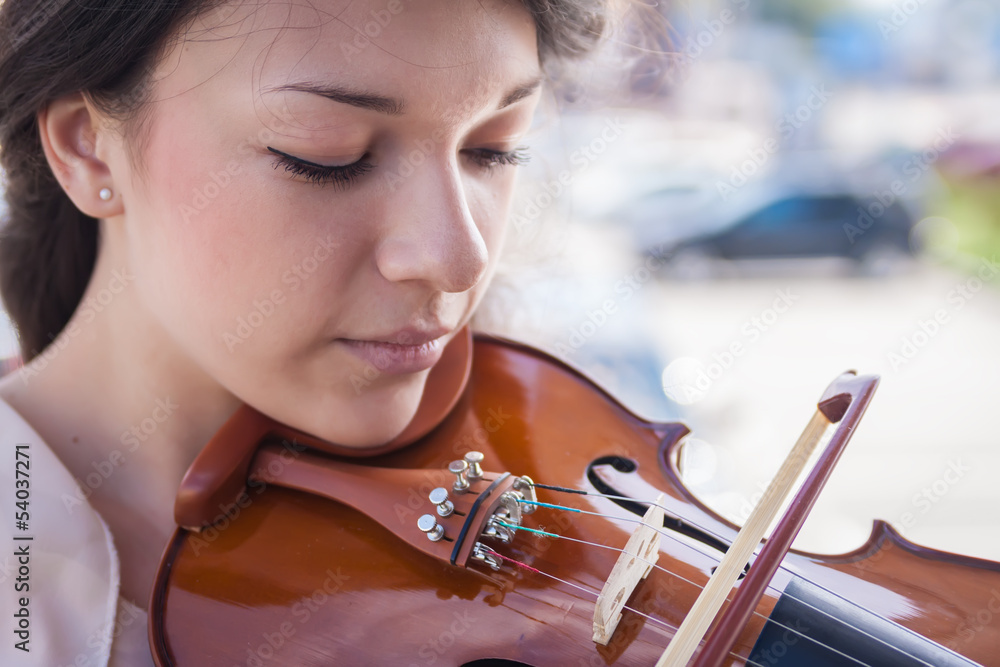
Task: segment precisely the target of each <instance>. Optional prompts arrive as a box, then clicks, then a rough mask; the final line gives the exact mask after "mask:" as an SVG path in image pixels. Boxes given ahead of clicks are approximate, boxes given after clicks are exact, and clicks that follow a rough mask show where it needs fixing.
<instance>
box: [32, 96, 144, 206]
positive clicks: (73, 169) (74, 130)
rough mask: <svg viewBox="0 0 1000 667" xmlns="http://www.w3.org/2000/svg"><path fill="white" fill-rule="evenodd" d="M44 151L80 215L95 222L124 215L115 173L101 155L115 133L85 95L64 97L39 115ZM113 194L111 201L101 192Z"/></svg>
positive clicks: (52, 103)
mask: <svg viewBox="0 0 1000 667" xmlns="http://www.w3.org/2000/svg"><path fill="white" fill-rule="evenodd" d="M37 118H38V133H39V136H40V138H41V141H42V149H43V150H44V151H45V157H46V159H48V162H49V166H50V167H51V168H52V173H53V174H54V175H55V177H56V180H57V181H59V184H60V185H62V188H63V190H64V191H65V192H66V194H67V195H68V196H69V198H70V199H71V200H72V201H73V203H74V204H75V205H76V207H77V208H78V209H80V211H82V212H83V213H85V214H87V215H89V216H91V217H93V218H109V217H112V216H115V215H119V214H121V213H123V212H124V206H123V203H122V198H121V195H120V193H119V192H117V191H116V190H115V184H114V182H113V179H112V176H111V170H110V169H109V168H108V165H107V163H105V162H104V161H103V160H101V159H100V158H99V157H98V155H99V154H102V153H104V150H102V149H103V148H105V146H104V143H105V142H107V141H111V140H113V139H112V136H111V132H110V131H109V130H108V127H107V125H106V124H103V123H102V122H101V118H99V117H98V115H97V113H96V111H95V109H94V108H93V106H92V105H91V104H90V103H89V101H88V100H87V99H86V98H85V97H84V95H83V93H73V94H72V95H67V96H64V97H60V98H59V99H57V100H54V101H52V102H50V103H49V104H48V106H47V107H45V108H44V109H42V110H41V111H39V112H38V117H37ZM104 188H107V189H109V190H110V191H111V192H112V196H111V198H110V199H108V200H104V199H101V197H100V194H99V193H100V192H101V190H102V189H104Z"/></svg>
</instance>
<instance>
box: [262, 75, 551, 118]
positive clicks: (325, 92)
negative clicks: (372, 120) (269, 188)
mask: <svg viewBox="0 0 1000 667" xmlns="http://www.w3.org/2000/svg"><path fill="white" fill-rule="evenodd" d="M542 80H543V77H542V76H541V75H539V76H537V77H535V78H534V79H532V80H531V81H528V82H527V83H523V84H521V85H519V86H517V87H515V88H514V89H513V90H512V91H510V92H509V93H507V94H506V95H505V96H504V98H503V99H502V100H501V101H500V104H499V106H497V110H498V111H499V110H500V109H505V108H507V107H509V106H510V105H512V104H514V103H515V102H518V101H520V100H522V99H524V98H525V97H528V96H529V95H531V94H532V93H534V92H535V91H536V90H537V89H538V87H539V86H540V85H541V84H542ZM282 91H292V92H299V93H310V94H312V95H319V96H321V97H325V98H327V99H328V100H333V101H334V102H340V103H341V104H349V105H351V106H353V107H358V108H360V109H369V110H371V111H376V112H378V113H383V114H386V115H388V116H400V115H402V114H403V110H404V108H405V105H404V104H403V101H402V100H400V99H398V98H395V97H388V96H385V95H378V94H376V93H369V92H364V91H358V90H354V89H351V88H347V87H344V86H337V85H326V84H317V83H310V82H308V81H303V82H300V83H288V84H284V85H281V86H270V87H268V88H265V89H263V91H262V92H282Z"/></svg>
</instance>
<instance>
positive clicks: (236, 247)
mask: <svg viewBox="0 0 1000 667" xmlns="http://www.w3.org/2000/svg"><path fill="white" fill-rule="evenodd" d="M189 151H195V152H194V153H193V154H196V155H198V156H199V163H200V164H201V165H202V167H201V168H200V169H192V168H191V167H190V166H189V165H188V166H185V164H184V160H183V155H184V154H185V153H188V152H189ZM150 154H151V155H152V154H154V153H153V151H152V150H151V152H150ZM155 155H156V164H157V165H158V171H159V173H153V174H151V181H152V182H153V183H156V184H158V186H159V190H158V191H157V192H154V193H153V196H152V197H151V198H150V199H151V201H150V203H149V204H148V210H145V211H140V212H139V214H138V215H137V216H136V220H141V221H142V222H141V226H139V228H138V229H137V230H136V233H135V234H134V235H133V238H132V239H131V241H132V244H131V248H130V252H131V255H132V257H131V262H132V264H133V265H134V266H135V267H136V280H137V287H138V288H139V289H140V290H141V291H142V295H143V299H144V300H145V301H146V302H147V304H148V305H149V306H150V308H151V310H153V312H154V313H155V314H156V315H157V317H158V319H159V320H160V321H161V322H162V323H163V325H164V326H165V328H167V329H168V330H169V331H170V332H172V333H173V335H174V337H175V338H176V339H178V340H179V341H180V342H181V344H182V346H183V347H185V348H187V349H188V351H189V352H191V353H192V354H193V355H194V356H196V357H198V358H200V359H202V361H203V362H204V363H208V364H210V365H214V364H212V363H211V362H210V361H209V360H210V359H212V358H214V357H218V356H219V353H220V351H221V352H233V351H234V350H236V349H238V350H239V351H240V353H241V355H243V356H246V355H252V356H254V357H257V358H261V357H266V356H271V357H273V358H275V359H276V358H277V357H278V356H279V355H281V354H286V355H287V354H291V353H294V348H296V346H303V345H307V344H308V343H309V342H310V340H312V339H314V338H315V337H316V336H318V335H321V332H320V331H319V329H321V328H322V327H324V326H325V325H326V321H327V319H328V318H330V317H335V316H336V312H337V308H338V306H339V304H337V303H336V301H335V295H337V294H340V293H343V290H342V289H337V288H338V286H340V287H342V286H343V281H344V280H346V275H347V274H348V272H349V270H350V268H351V267H352V266H353V265H354V264H356V261H355V260H356V258H352V257H351V256H349V251H350V249H351V248H357V247H358V245H359V244H356V243H354V244H352V243H348V242H346V241H347V240H346V239H343V238H340V237H339V236H338V234H337V232H336V231H331V230H333V229H334V227H335V226H336V225H335V224H334V221H331V220H329V219H324V218H323V216H322V215H317V211H316V210H315V207H314V206H312V207H310V208H311V209H312V210H306V206H307V204H306V203H304V202H305V201H306V200H307V199H309V198H308V197H301V196H296V187H297V186H295V185H291V186H289V185H288V184H284V183H280V182H277V181H278V180H279V179H280V176H276V175H275V173H274V172H273V170H271V169H270V167H269V166H268V163H267V162H266V160H254V159H252V158H251V159H247V157H246V156H243V157H242V159H240V160H239V161H238V162H235V163H234V162H233V160H234V157H233V155H232V152H231V151H228V152H226V151H220V150H217V149H213V148H211V144H209V145H208V146H206V145H205V144H202V145H200V146H193V145H190V143H189V145H187V146H183V145H180V144H179V143H174V144H172V145H170V146H163V150H162V151H161V152H159V153H155ZM234 164H235V166H233V165H234ZM227 165H228V166H227ZM151 171H152V170H151ZM347 228H348V229H350V228H351V227H350V226H347ZM276 363H277V362H276Z"/></svg>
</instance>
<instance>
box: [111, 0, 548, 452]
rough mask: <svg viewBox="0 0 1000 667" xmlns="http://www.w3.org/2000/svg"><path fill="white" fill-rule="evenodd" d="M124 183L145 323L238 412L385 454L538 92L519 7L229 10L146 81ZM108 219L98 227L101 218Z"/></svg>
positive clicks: (452, 322) (487, 227)
mask: <svg viewBox="0 0 1000 667" xmlns="http://www.w3.org/2000/svg"><path fill="white" fill-rule="evenodd" d="M154 81H155V83H154V94H153V97H154V102H153V104H152V107H151V114H152V115H151V116H150V119H149V134H148V141H147V143H145V144H144V145H143V146H142V149H141V150H142V154H143V156H144V158H143V161H144V164H145V165H146V171H145V173H142V174H139V173H133V174H131V175H130V178H128V179H125V182H124V183H122V182H120V181H121V180H122V179H121V175H120V169H121V166H120V165H118V171H117V172H116V167H115V166H114V165H112V176H113V178H114V179H115V180H114V182H115V186H116V191H117V192H120V193H121V195H122V201H123V203H124V207H125V223H124V225H123V226H122V227H119V228H115V229H112V231H111V232H110V233H116V234H123V235H124V240H123V245H124V247H125V248H126V249H127V250H126V252H127V257H128V259H127V261H128V264H129V269H130V271H131V272H132V273H133V274H134V275H135V286H136V289H137V290H138V294H139V296H140V298H141V300H142V302H143V304H144V306H145V307H146V308H147V309H148V315H149V317H151V318H152V319H153V321H154V323H155V324H156V325H158V326H159V327H162V329H163V330H164V331H165V332H166V335H167V336H168V337H169V339H171V340H172V343H173V344H176V346H177V347H178V348H179V349H180V350H181V352H182V354H184V355H186V356H187V357H188V358H190V359H191V360H193V361H194V362H195V363H196V364H197V365H198V366H199V367H200V368H202V369H203V370H204V371H205V373H206V374H207V375H208V376H209V377H210V378H212V379H213V380H214V381H216V382H218V383H219V384H220V385H221V386H222V387H224V388H225V389H227V390H228V391H229V392H231V393H232V394H234V395H235V396H236V397H238V398H239V399H241V400H243V401H245V402H247V403H249V404H250V405H252V406H254V407H256V408H257V409H259V410H261V411H262V412H264V413H266V414H268V415H270V416H271V417H273V418H275V419H278V420H279V421H282V422H285V423H288V424H290V425H293V426H295V427H297V428H300V429H303V430H306V431H308V432H311V433H314V434H316V435H319V436H320V437H324V438H326V439H329V440H333V441H335V442H340V443H342V444H345V445H353V446H363V445H371V444H376V443H381V442H385V441H387V440H389V439H391V438H392V437H393V436H395V435H396V434H397V433H398V432H399V431H401V430H402V429H403V427H404V426H405V425H406V424H407V423H408V422H409V420H410V418H411V417H412V415H413V414H414V412H415V411H416V407H417V404H418V403H419V400H420V396H421V393H422V390H423V386H424V383H425V380H426V377H427V374H428V370H429V368H430V367H431V366H432V365H433V364H434V362H435V361H436V360H437V359H438V357H439V355H440V351H441V349H442V347H443V346H444V345H445V344H446V343H447V342H448V341H449V340H451V338H452V337H453V336H454V334H455V333H456V331H457V330H458V329H459V328H461V327H462V326H463V325H464V324H465V323H466V322H467V321H468V320H469V318H470V316H471V314H472V312H473V310H474V308H475V307H476V304H477V302H478V301H479V299H480V298H481V296H482V294H483V290H484V289H485V287H486V285H487V283H488V282H489V279H490V277H491V275H492V273H493V270H494V268H495V266H496V260H497V254H498V252H499V249H500V247H501V244H502V241H503V236H504V223H505V220H506V218H507V213H508V208H509V204H510V198H511V192H512V188H513V185H514V176H515V171H516V169H515V164H516V162H517V161H518V159H519V154H518V153H517V152H516V149H517V148H518V147H519V146H520V145H521V144H520V142H521V140H522V137H523V135H524V134H525V133H526V131H527V130H528V128H529V125H530V122H531V116H532V113H533V111H534V107H535V104H536V102H537V99H538V94H537V90H538V85H539V81H540V70H539V65H538V54H537V50H536V46H535V28H534V23H533V22H532V19H531V17H530V15H529V14H528V13H527V12H526V10H525V9H524V8H523V7H522V6H521V5H520V3H518V2H516V1H514V2H506V1H493V0H483V1H481V2H454V0H354V1H347V0H314V1H313V2H306V1H305V0H302V1H301V2H297V1H293V2H290V3H289V2H262V3H232V4H231V5H227V6H225V7H223V8H222V9H220V10H218V11H216V12H214V13H212V14H210V15H209V16H207V17H206V18H204V19H202V20H201V21H200V22H199V23H197V24H195V25H194V26H192V28H191V29H190V30H189V31H188V34H187V40H185V41H180V42H178V43H177V44H176V46H174V47H173V48H172V49H171V50H170V52H169V53H168V54H167V55H166V57H165V58H164V59H163V61H162V62H161V63H160V65H159V67H158V68H157V70H156V72H155V74H154ZM109 227H110V226H109Z"/></svg>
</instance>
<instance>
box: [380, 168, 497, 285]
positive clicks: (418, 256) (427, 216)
mask: <svg viewBox="0 0 1000 667" xmlns="http://www.w3.org/2000/svg"><path fill="white" fill-rule="evenodd" d="M437 157H438V156H435V159H433V160H432V159H431V158H428V159H427V160H426V161H425V162H424V163H423V164H422V165H421V166H419V167H416V168H414V169H413V170H412V172H411V173H410V174H409V175H408V176H407V177H406V178H399V179H396V178H394V179H391V180H390V181H388V183H390V185H388V186H387V188H386V197H387V198H388V199H387V202H386V205H385V207H384V208H383V211H384V212H385V216H386V217H385V224H384V226H383V230H384V233H383V235H382V237H381V239H380V241H379V243H378V246H377V249H376V255H375V261H376V264H377V266H378V270H379V272H380V273H381V274H382V276H383V277H385V278H386V279H387V280H390V281H393V282H403V281H423V282H425V283H427V284H428V285H430V286H431V287H432V288H433V289H434V290H438V291H442V292H465V291H466V290H469V289H471V288H472V287H474V286H475V285H476V283H478V282H479V280H480V279H481V278H482V277H483V275H484V274H485V273H486V267H487V262H488V260H489V252H488V250H487V247H486V242H485V241H484V239H483V236H482V234H481V233H480V230H479V228H478V227H477V226H476V222H475V220H473V218H472V214H471V212H470V210H469V204H468V201H467V198H466V192H465V188H464V186H463V184H462V179H461V175H460V174H459V171H458V166H457V165H456V164H454V163H453V162H450V161H449V160H447V159H445V158H443V157H442V158H440V160H438V159H436V158H437Z"/></svg>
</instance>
